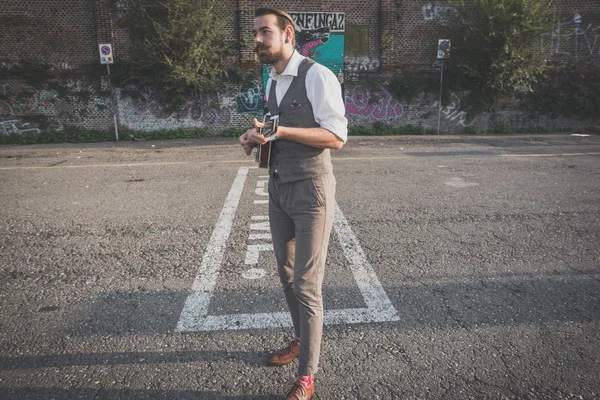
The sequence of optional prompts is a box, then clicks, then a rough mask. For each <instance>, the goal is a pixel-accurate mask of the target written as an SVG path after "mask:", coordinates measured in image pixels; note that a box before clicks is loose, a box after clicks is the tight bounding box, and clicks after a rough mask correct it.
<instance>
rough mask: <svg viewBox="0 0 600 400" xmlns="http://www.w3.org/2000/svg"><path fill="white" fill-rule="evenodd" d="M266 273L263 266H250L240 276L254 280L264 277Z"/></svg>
mask: <svg viewBox="0 0 600 400" xmlns="http://www.w3.org/2000/svg"><path fill="white" fill-rule="evenodd" d="M266 274H267V271H265V270H264V269H263V268H250V269H249V270H248V271H246V272H244V273H243V274H242V276H243V277H244V278H246V279H251V280H255V279H260V278H262V277H264V276H265V275H266Z"/></svg>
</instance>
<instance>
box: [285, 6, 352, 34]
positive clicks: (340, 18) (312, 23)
mask: <svg viewBox="0 0 600 400" xmlns="http://www.w3.org/2000/svg"><path fill="white" fill-rule="evenodd" d="M290 16H291V17H292V19H293V20H294V23H295V24H296V28H297V29H298V30H299V31H310V30H315V29H319V28H329V32H331V33H340V32H344V31H345V30H346V15H345V14H344V13H343V12H304V11H303V12H298V11H296V12H294V11H292V12H290Z"/></svg>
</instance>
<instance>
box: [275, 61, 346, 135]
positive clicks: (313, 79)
mask: <svg viewBox="0 0 600 400" xmlns="http://www.w3.org/2000/svg"><path fill="white" fill-rule="evenodd" d="M305 58H306V57H303V56H301V55H300V53H298V52H297V51H295V50H294V54H293V55H292V58H291V59H290V62H289V63H288V65H287V67H285V71H283V72H282V73H281V74H280V75H278V74H276V72H275V68H272V67H271V70H270V71H269V78H270V79H269V81H268V82H267V100H268V99H269V93H270V90H271V82H272V81H273V80H275V81H277V86H276V87H275V95H276V97H277V105H279V104H280V103H281V99H283V96H284V95H285V93H286V92H287V90H288V89H289V87H290V85H291V84H292V80H294V77H295V76H298V67H299V66H300V63H301V62H302V60H304V59H305ZM306 95H307V96H308V100H309V101H310V104H311V105H312V108H313V114H314V116H315V121H316V122H317V124H319V125H320V126H321V128H325V129H327V130H328V131H330V132H332V133H333V134H335V135H336V136H337V137H339V138H340V139H342V140H343V141H344V143H346V140H348V120H347V119H346V117H345V116H344V115H345V114H346V108H345V107H344V99H343V98H342V88H341V86H340V83H339V81H338V80H337V77H336V76H335V74H334V73H333V72H332V71H331V70H330V69H328V68H327V67H325V66H323V65H321V64H319V63H316V64H315V65H313V66H312V67H311V68H310V69H309V70H308V73H307V74H306Z"/></svg>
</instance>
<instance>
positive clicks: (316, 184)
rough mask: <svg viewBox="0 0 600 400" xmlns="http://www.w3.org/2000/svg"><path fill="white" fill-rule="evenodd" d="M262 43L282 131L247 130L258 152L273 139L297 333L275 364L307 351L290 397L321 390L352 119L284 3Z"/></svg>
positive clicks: (271, 11)
mask: <svg viewBox="0 0 600 400" xmlns="http://www.w3.org/2000/svg"><path fill="white" fill-rule="evenodd" d="M253 34H254V41H255V48H254V51H255V52H256V54H257V56H258V59H259V60H260V62H261V63H263V64H268V65H270V67H271V70H270V77H269V81H268V83H267V92H266V93H267V108H268V110H269V112H270V113H271V114H272V115H279V127H278V128H277V131H276V133H275V135H273V136H271V137H270V138H265V137H263V136H262V135H261V134H260V131H259V129H260V128H261V127H262V126H263V125H262V123H260V122H259V121H258V120H257V119H256V118H255V119H254V121H253V125H254V128H252V129H249V130H248V131H246V132H245V133H244V134H243V135H242V136H240V144H241V145H242V147H243V149H244V151H245V152H246V154H248V155H250V154H251V153H252V150H253V148H254V146H255V145H262V144H266V143H267V142H268V141H269V140H271V141H273V142H272V152H271V165H270V168H269V176H270V179H269V221H270V226H271V236H272V238H273V249H274V250H275V258H276V260H277V268H278V272H279V277H280V280H281V283H282V285H283V290H284V294H285V298H286V301H287V303H288V307H289V309H290V313H291V316H292V321H293V324H294V330H295V333H296V339H295V340H293V341H292V342H291V343H290V345H289V346H288V347H286V348H284V349H283V350H281V351H279V352H277V353H275V354H273V355H272V356H271V357H270V358H269V360H268V363H269V364H270V365H284V364H287V363H290V362H292V361H293V360H294V359H295V358H297V357H299V365H298V379H297V380H296V383H295V384H294V385H293V386H292V388H291V389H290V390H289V391H288V393H287V394H286V397H285V399H286V400H308V399H311V398H312V397H313V394H314V374H315V373H316V372H317V368H318V363H319V354H320V351H321V336H322V333H323V299H322V295H321V289H322V284H323V274H324V268H325V258H326V255H327V247H328V244H329V236H330V234H331V227H332V224H333V212H334V195H335V185H336V183H335V178H334V176H333V170H332V165H331V159H330V154H329V149H339V148H341V147H342V146H343V144H344V143H345V142H346V139H347V134H348V132H347V131H348V129H347V126H348V121H347V120H346V118H345V117H344V114H345V109H344V103H343V99H342V93H341V88H340V84H339V82H338V80H337V78H336V76H335V75H334V74H333V72H331V71H330V70H329V69H327V68H325V67H323V66H322V65H320V64H317V63H315V62H314V61H312V60H310V59H308V58H305V57H303V56H301V55H300V54H299V53H298V52H297V51H295V50H294V45H295V26H294V22H293V20H292V18H291V17H290V15H289V14H288V13H286V12H285V11H283V10H281V9H276V8H260V9H258V10H256V13H255V19H254V28H253Z"/></svg>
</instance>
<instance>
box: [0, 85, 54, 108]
mask: <svg viewBox="0 0 600 400" xmlns="http://www.w3.org/2000/svg"><path fill="white" fill-rule="evenodd" d="M2 98H4V99H6V100H0V114H4V115H6V114H8V115H10V116H16V115H23V114H28V113H42V114H50V113H52V112H53V111H54V103H55V101H56V100H57V95H56V92H54V91H51V90H43V91H41V92H40V93H36V94H34V95H33V99H30V100H23V98H22V97H19V96H18V93H17V94H11V93H10V88H9V87H8V84H4V85H2Z"/></svg>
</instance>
